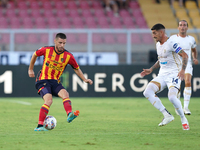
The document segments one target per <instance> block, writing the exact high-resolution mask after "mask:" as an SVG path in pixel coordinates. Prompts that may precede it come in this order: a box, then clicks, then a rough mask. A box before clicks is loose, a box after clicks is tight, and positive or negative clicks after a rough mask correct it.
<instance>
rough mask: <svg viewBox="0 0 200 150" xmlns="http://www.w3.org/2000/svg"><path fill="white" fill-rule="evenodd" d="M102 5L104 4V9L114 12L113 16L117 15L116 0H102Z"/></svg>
mask: <svg viewBox="0 0 200 150" xmlns="http://www.w3.org/2000/svg"><path fill="white" fill-rule="evenodd" d="M103 3H104V4H103V5H104V6H105V10H106V11H112V10H113V12H114V16H116V17H118V16H119V7H118V5H117V1H116V0H103Z"/></svg>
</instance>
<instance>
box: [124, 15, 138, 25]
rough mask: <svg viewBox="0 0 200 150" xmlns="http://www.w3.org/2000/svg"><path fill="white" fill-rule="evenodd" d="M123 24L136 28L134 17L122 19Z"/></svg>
mask: <svg viewBox="0 0 200 150" xmlns="http://www.w3.org/2000/svg"><path fill="white" fill-rule="evenodd" d="M122 23H123V24H124V25H125V26H134V25H135V24H134V21H133V19H132V17H123V18H122Z"/></svg>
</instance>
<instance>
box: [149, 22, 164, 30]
mask: <svg viewBox="0 0 200 150" xmlns="http://www.w3.org/2000/svg"><path fill="white" fill-rule="evenodd" d="M160 29H165V26H164V25H162V24H160V23H157V24H155V25H154V26H153V27H152V28H151V30H156V31H157V30H160Z"/></svg>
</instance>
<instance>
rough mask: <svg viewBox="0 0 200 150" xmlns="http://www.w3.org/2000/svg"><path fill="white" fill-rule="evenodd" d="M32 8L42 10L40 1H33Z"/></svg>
mask: <svg viewBox="0 0 200 150" xmlns="http://www.w3.org/2000/svg"><path fill="white" fill-rule="evenodd" d="M30 8H31V9H33V10H34V9H39V8H40V5H39V2H38V1H31V2H30Z"/></svg>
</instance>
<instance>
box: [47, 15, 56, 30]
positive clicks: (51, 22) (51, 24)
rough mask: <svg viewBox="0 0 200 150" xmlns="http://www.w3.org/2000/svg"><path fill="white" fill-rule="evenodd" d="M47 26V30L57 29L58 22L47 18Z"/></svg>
mask: <svg viewBox="0 0 200 150" xmlns="http://www.w3.org/2000/svg"><path fill="white" fill-rule="evenodd" d="M47 24H48V27H49V28H59V24H58V20H57V18H56V17H49V18H47Z"/></svg>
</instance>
